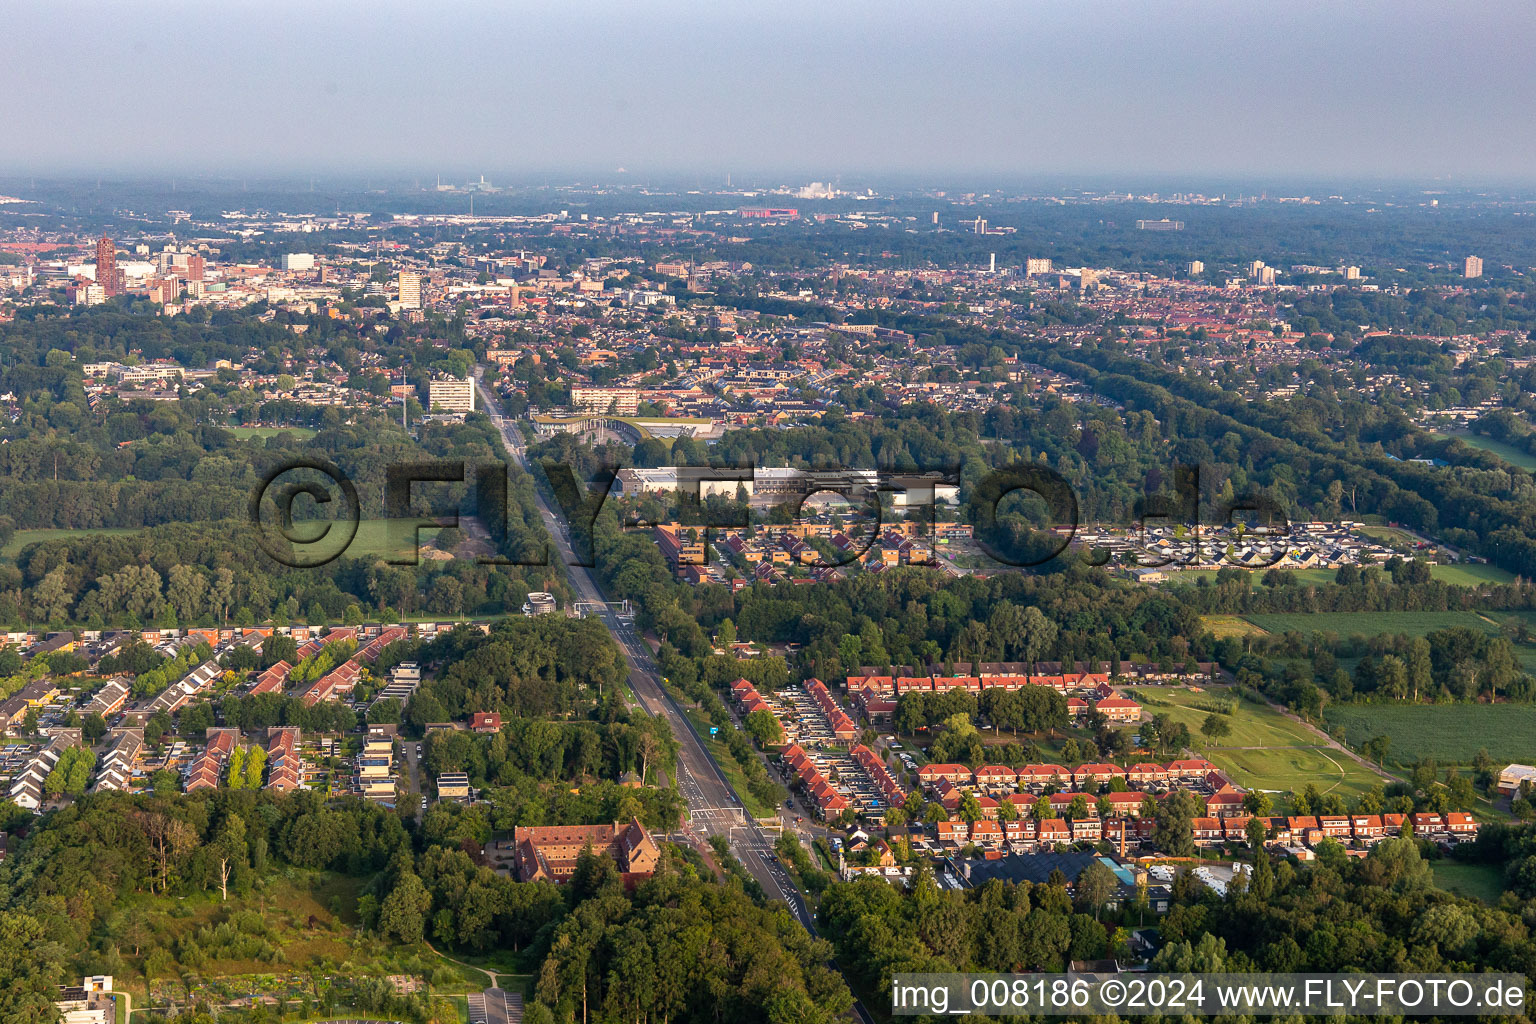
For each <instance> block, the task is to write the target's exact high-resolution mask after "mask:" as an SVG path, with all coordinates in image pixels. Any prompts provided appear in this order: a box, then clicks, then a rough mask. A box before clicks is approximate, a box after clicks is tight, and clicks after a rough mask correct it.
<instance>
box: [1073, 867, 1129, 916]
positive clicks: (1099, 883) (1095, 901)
mask: <svg viewBox="0 0 1536 1024" xmlns="http://www.w3.org/2000/svg"><path fill="white" fill-rule="evenodd" d="M1118 885H1119V882H1118V880H1117V879H1116V878H1115V873H1114V872H1113V871H1111V870H1109V868H1107V867H1105V866H1104V865H1103V864H1101V863H1100V862H1099V861H1093V862H1092V863H1091V864H1089V865H1088V866H1087V867H1085V868H1083V870H1082V873H1081V874H1079V875H1078V876H1077V882H1076V884H1075V886H1074V889H1075V892H1076V897H1077V905H1078V907H1079V908H1081V909H1084V910H1091V911H1092V912H1093V919H1094V920H1095V921H1097V920H1098V919H1099V911H1100V910H1102V909H1103V907H1104V904H1105V903H1106V902H1108V900H1109V897H1110V896H1111V895H1112V894H1113V893H1114V891H1115V889H1116V887H1117V886H1118Z"/></svg>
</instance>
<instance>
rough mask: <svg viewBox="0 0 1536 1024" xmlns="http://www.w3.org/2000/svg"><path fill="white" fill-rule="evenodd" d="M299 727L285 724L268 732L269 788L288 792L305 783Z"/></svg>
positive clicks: (267, 786)
mask: <svg viewBox="0 0 1536 1024" xmlns="http://www.w3.org/2000/svg"><path fill="white" fill-rule="evenodd" d="M299 739H300V735H299V729H298V727H297V726H293V725H285V726H282V727H280V728H276V729H272V730H270V731H269V732H268V734H267V785H266V788H267V789H271V790H276V791H277V792H279V793H287V792H291V791H292V790H295V789H298V788H299V787H301V786H302V785H304V760H303V757H302V756H301V755H300V753H299Z"/></svg>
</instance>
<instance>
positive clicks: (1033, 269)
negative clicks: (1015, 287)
mask: <svg viewBox="0 0 1536 1024" xmlns="http://www.w3.org/2000/svg"><path fill="white" fill-rule="evenodd" d="M1050 272H1051V261H1050V260H1048V259H1044V258H1040V259H1027V260H1025V261H1024V276H1025V277H1034V276H1035V275H1036V274H1049V273H1050Z"/></svg>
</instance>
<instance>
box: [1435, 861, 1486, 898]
mask: <svg viewBox="0 0 1536 1024" xmlns="http://www.w3.org/2000/svg"><path fill="white" fill-rule="evenodd" d="M1430 870H1431V872H1432V873H1433V875H1434V879H1435V885H1436V886H1437V887H1439V888H1441V889H1444V890H1445V891H1446V892H1453V893H1455V894H1456V895H1458V896H1464V897H1466V898H1467V899H1471V900H1481V901H1482V902H1484V903H1497V902H1498V901H1499V897H1500V896H1502V895H1503V894H1504V872H1503V871H1502V870H1500V869H1499V867H1498V866H1497V865H1495V864H1465V863H1463V862H1461V861H1459V860H1437V861H1435V862H1434V863H1433V864H1431V865H1430Z"/></svg>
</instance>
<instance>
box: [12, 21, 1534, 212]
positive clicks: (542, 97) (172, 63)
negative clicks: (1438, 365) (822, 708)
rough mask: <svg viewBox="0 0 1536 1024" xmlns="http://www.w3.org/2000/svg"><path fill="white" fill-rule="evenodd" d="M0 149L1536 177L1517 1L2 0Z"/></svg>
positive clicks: (106, 155)
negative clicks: (520, 0)
mask: <svg viewBox="0 0 1536 1024" xmlns="http://www.w3.org/2000/svg"><path fill="white" fill-rule="evenodd" d="M0 26H3V27H0V97H3V101H0V102H3V107H0V110H3V114H0V169H3V170H7V171H11V172H43V173H46V172H57V171H78V172H81V173H100V172H102V171H103V170H110V169H113V168H117V169H121V170H124V171H140V170H142V171H156V172H159V171H171V172H183V173H193V172H197V171H236V172H242V173H258V172H260V171H264V170H265V171H281V172H297V173H311V172H314V173H325V172H327V171H348V172H352V171H360V172H368V171H374V172H379V173H382V172H384V171H387V170H393V171H400V172H404V173H406V174H409V175H419V176H427V177H430V176H431V175H432V174H434V173H437V172H442V173H444V174H451V175H454V176H456V177H461V176H463V175H464V174H466V173H480V172H483V173H485V174H486V175H487V176H489V177H493V179H494V177H495V176H496V175H498V174H499V175H502V176H503V177H508V176H512V175H514V174H526V173H531V172H542V171H552V172H564V171H581V170H587V171H599V172H603V173H605V174H606V173H608V172H611V171H613V170H614V169H615V168H618V167H621V166H622V167H625V168H627V169H628V170H629V171H630V172H631V173H633V174H662V173H665V172H668V171H682V172H686V173H689V174H703V175H714V174H717V173H719V174H723V173H724V172H725V171H727V170H730V171H733V172H735V173H736V174H738V175H748V174H752V173H767V172H781V173H785V174H794V175H797V176H799V177H804V178H807V179H809V178H821V179H825V178H828V177H830V176H833V175H839V174H842V175H879V174H890V173H894V172H906V173H912V174H922V175H933V176H936V177H938V176H942V175H943V174H944V173H945V172H954V173H958V172H970V171H985V172H988V173H994V172H998V173H1001V174H1004V175H1010V176H1011V175H1018V176H1020V177H1021V178H1022V177H1026V176H1029V175H1034V174H1042V173H1071V174H1077V173H1092V172H1108V173H1114V174H1137V173H1141V174H1148V175H1152V174H1157V175H1163V174H1198V175H1200V176H1202V177H1208V176H1217V175H1232V176H1245V175H1262V176H1264V177H1269V178H1273V177H1283V176H1307V177H1323V178H1328V177H1335V176H1337V177H1375V178H1390V177H1398V178H1404V177H1406V178H1431V177H1441V176H1445V175H1450V176H1451V177H1452V179H1453V180H1457V181H1464V182H1465V181H1471V180H1480V179H1484V180H1486V179H1513V180H1533V179H1536V70H1533V67H1536V59H1533V53H1536V4H1533V3H1531V2H1530V0H1511V2H1504V0H1475V2H1471V3H1450V2H1446V0H1433V2H1420V0H1390V2H1371V0H1345V2H1330V3H1310V2H1308V3H1299V2H1286V0H1271V2H1249V0H1243V2H1232V3H1193V2H1184V0H1133V2H1101V3H1096V2H1089V0H1044V2H1033V0H1015V2H997V3H991V2H945V0H937V2H935V0H928V2H923V3H908V2H904V0H882V2H870V3H864V2H839V0H815V2H800V0H788V2H785V0H771V2H760V3H754V4H746V3H740V2H731V0H713V2H707V3H681V2H656V3H645V2H628V3H617V2H609V3H600V2H581V0H558V2H554V3H548V4H538V5H533V4H529V5H522V4H514V3H506V4H488V3H487V4H480V3H455V2H440V0H426V2H414V3H409V4H406V3H395V2H390V0H374V2H367V3H363V2H336V3H323V2H322V3H314V2H313V0H310V2H306V3H292V2H266V3H241V2H238V0H235V2H218V3H207V2H202V0H200V2H198V3H195V4H194V3H182V2H175V0H159V2H156V3H153V4H137V3H135V4H121V3H109V2H105V0H102V2H99V3H74V2H69V0H49V2H46V3H34V2H25V0H0Z"/></svg>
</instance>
